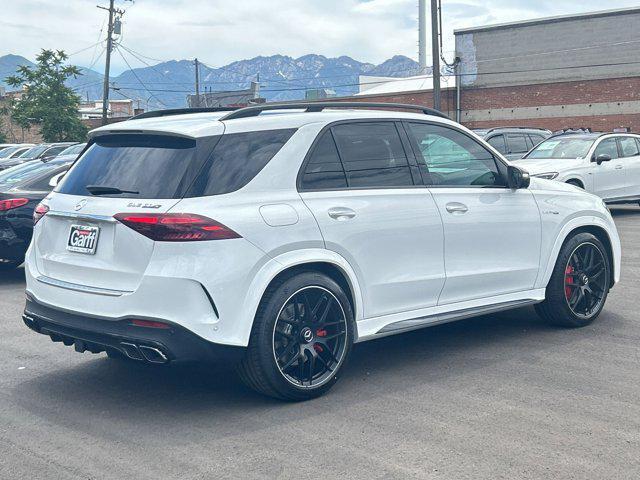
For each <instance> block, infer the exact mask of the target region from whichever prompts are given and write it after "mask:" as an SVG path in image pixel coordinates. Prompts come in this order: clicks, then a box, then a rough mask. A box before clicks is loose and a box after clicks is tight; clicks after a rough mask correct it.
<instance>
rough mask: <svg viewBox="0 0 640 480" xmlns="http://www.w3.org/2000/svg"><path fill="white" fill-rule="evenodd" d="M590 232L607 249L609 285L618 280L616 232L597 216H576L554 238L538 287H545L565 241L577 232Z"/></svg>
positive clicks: (618, 265) (618, 266)
mask: <svg viewBox="0 0 640 480" xmlns="http://www.w3.org/2000/svg"><path fill="white" fill-rule="evenodd" d="M582 232H586V233H591V234H593V235H595V236H596V238H598V239H599V240H600V241H601V242H602V243H603V244H604V246H605V248H606V249H607V255H609V259H610V260H611V265H612V268H611V273H610V279H609V282H610V286H611V287H613V285H614V284H615V283H616V282H617V281H618V280H619V275H620V255H619V240H618V236H617V234H615V232H612V231H611V227H610V226H609V225H608V224H607V223H605V221H604V220H603V219H601V218H599V217H578V218H574V219H573V220H571V221H569V222H567V224H565V225H564V227H563V228H562V229H561V230H560V233H559V234H558V236H557V238H556V242H555V244H554V246H553V249H552V251H551V255H550V256H549V260H548V262H547V266H546V269H545V271H544V275H542V276H541V279H540V281H539V282H538V283H537V287H538V288H546V286H547V285H548V283H549V281H550V279H551V275H552V273H553V269H554V267H555V264H556V261H557V260H558V256H559V255H560V250H561V249H562V247H563V246H564V244H565V243H566V242H567V240H568V239H569V238H571V237H573V236H574V235H576V234H578V233H582Z"/></svg>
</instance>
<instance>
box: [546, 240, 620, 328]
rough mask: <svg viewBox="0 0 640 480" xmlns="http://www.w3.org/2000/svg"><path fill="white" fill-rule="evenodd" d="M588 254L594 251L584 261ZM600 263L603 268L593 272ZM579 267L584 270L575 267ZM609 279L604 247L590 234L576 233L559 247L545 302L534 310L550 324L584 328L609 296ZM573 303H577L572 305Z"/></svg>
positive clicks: (609, 271)
mask: <svg viewBox="0 0 640 480" xmlns="http://www.w3.org/2000/svg"><path fill="white" fill-rule="evenodd" d="M587 252H593V253H592V255H593V256H592V257H586V259H587V260H586V261H584V260H583V259H582V256H584V255H589V254H588V253H587ZM578 260H580V261H578ZM590 260H593V262H592V263H590ZM600 263H601V264H602V267H601V268H598V269H597V270H594V269H596V267H597V266H598V265H599V264H600ZM580 264H582V265H585V266H586V268H584V269H583V270H581V269H580V268H577V267H576V265H580ZM589 265H592V267H591V268H589ZM583 274H584V275H583ZM610 278H611V259H610V258H609V255H608V253H607V249H606V248H605V246H604V245H603V244H602V242H601V241H600V240H598V238H597V237H596V236H594V235H592V234H590V233H578V234H576V235H574V236H572V237H571V238H569V239H568V240H566V241H565V244H564V245H563V246H562V249H561V250H560V254H559V255H558V259H557V261H556V265H555V267H554V269H553V273H552V275H551V280H550V281H549V284H548V285H547V290H546V300H545V301H544V302H542V303H539V304H538V305H536V306H535V308H536V311H537V312H538V315H540V316H541V317H542V318H543V319H544V320H545V321H547V322H548V323H550V324H552V325H556V326H560V327H565V328H579V327H585V326H587V325H589V324H591V323H592V322H593V321H594V320H595V319H596V318H598V316H599V315H600V313H601V312H602V309H603V308H604V305H605V303H606V300H607V296H608V294H609V288H610ZM585 282H586V283H585ZM588 291H590V292H591V293H588ZM573 302H576V304H575V305H573V306H572V303H573Z"/></svg>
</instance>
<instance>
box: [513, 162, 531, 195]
mask: <svg viewBox="0 0 640 480" xmlns="http://www.w3.org/2000/svg"><path fill="white" fill-rule="evenodd" d="M507 175H508V177H509V178H508V182H509V188H511V189H512V190H519V189H521V188H529V185H530V184H531V177H530V176H529V173H528V172H525V171H524V170H521V169H519V168H518V167H515V166H513V165H509V168H508V169H507Z"/></svg>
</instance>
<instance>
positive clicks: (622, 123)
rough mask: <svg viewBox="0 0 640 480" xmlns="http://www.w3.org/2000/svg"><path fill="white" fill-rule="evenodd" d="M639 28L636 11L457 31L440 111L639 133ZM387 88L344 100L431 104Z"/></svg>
mask: <svg viewBox="0 0 640 480" xmlns="http://www.w3.org/2000/svg"><path fill="white" fill-rule="evenodd" d="M637 25H640V8H629V9H622V10H609V11H604V12H595V13H588V14H582V15H572V16H562V17H552V18H543V19H537V20H529V21H524V22H517V23H509V24H502V25H494V26H487V27H478V28H468V29H463V30H456V31H455V32H454V33H455V38H456V55H457V56H458V57H459V58H460V64H459V65H458V70H457V85H456V87H449V88H444V89H443V91H442V109H443V111H445V112H446V113H447V114H448V115H449V116H450V117H451V118H456V119H458V120H459V121H460V122H461V123H463V124H465V125H467V126H469V127H472V128H478V127H493V126H507V125H527V126H535V127H543V128H548V129H550V130H558V129H561V128H569V127H576V128H577V127H587V128H593V129H594V130H612V129H614V128H620V127H629V128H631V130H633V131H635V132H640V57H638V54H637V52H638V48H639V47H640V30H638V28H637ZM394 83H398V84H399V85H401V84H402V82H389V85H391V86H392V85H393V84H394ZM458 89H459V91H458ZM378 90H380V89H378ZM388 90H389V91H387V92H385V93H379V94H367V92H366V91H365V92H363V94H360V95H358V96H356V97H354V98H350V99H349V100H359V101H383V102H400V103H418V104H424V105H432V104H433V100H432V99H433V97H432V92H431V90H424V89H415V90H411V89H410V90H406V89H404V90H403V91H397V92H394V91H393V87H391V88H389V89H388ZM458 97H459V99H460V102H459V106H458V101H457V100H458Z"/></svg>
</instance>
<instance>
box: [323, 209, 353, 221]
mask: <svg viewBox="0 0 640 480" xmlns="http://www.w3.org/2000/svg"><path fill="white" fill-rule="evenodd" d="M327 213H328V214H329V216H330V217H331V218H333V219H334V220H339V221H344V220H351V219H352V218H353V217H355V216H356V212H355V211H353V210H351V209H350V208H345V207H334V208H330V209H329V211H328V212H327Z"/></svg>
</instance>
